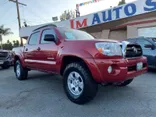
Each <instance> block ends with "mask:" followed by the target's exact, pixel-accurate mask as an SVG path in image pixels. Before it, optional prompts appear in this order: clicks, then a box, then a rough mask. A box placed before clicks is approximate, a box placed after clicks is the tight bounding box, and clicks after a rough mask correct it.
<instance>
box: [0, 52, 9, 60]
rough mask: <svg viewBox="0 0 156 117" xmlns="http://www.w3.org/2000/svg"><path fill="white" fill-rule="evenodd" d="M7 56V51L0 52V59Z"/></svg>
mask: <svg viewBox="0 0 156 117" xmlns="http://www.w3.org/2000/svg"><path fill="white" fill-rule="evenodd" d="M7 56H8V52H0V60H3V59H5V58H6V57H7Z"/></svg>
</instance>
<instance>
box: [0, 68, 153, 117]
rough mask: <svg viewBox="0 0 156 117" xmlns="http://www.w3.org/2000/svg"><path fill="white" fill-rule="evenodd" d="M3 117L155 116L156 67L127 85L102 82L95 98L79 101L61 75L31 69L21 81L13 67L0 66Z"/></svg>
mask: <svg viewBox="0 0 156 117" xmlns="http://www.w3.org/2000/svg"><path fill="white" fill-rule="evenodd" d="M0 117H156V71H150V72H148V73H146V74H143V75H141V76H139V77H137V78H136V79H135V80H134V81H133V82H132V83H131V84H130V85H129V86H127V87H113V86H99V92H98V94H97V96H96V97H95V99H94V100H93V101H91V102H90V103H87V104H85V105H76V104H74V103H72V102H71V101H69V100H68V98H67V97H66V95H65V93H64V90H63V85H62V78H61V77H60V76H58V75H53V74H46V73H42V72H37V71H31V72H29V78H28V80H25V81H18V80H17V79H16V78H15V75H14V72H13V68H10V69H8V70H2V69H0Z"/></svg>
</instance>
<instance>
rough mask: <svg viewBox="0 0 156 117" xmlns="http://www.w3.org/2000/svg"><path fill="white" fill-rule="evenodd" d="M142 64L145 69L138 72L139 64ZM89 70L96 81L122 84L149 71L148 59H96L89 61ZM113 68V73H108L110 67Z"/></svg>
mask: <svg viewBox="0 0 156 117" xmlns="http://www.w3.org/2000/svg"><path fill="white" fill-rule="evenodd" d="M139 62H142V63H143V68H142V69H141V70H136V65H137V63H139ZM88 66H89V69H90V71H91V73H92V76H93V78H94V79H95V81H97V82H99V83H104V82H120V81H124V80H128V79H132V78H134V77H136V76H138V75H141V74H143V73H145V72H146V71H147V68H148V65H147V59H146V57H139V58H133V59H95V60H91V59H90V60H89V61H88ZM109 66H112V68H113V72H111V73H108V67H109Z"/></svg>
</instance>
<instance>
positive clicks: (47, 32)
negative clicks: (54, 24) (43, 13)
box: [41, 29, 55, 44]
mask: <svg viewBox="0 0 156 117" xmlns="http://www.w3.org/2000/svg"><path fill="white" fill-rule="evenodd" d="M46 34H52V35H54V36H55V32H54V30H53V29H46V30H44V31H43V32H42V38H41V44H49V43H53V42H49V41H45V40H44V38H45V35H46Z"/></svg>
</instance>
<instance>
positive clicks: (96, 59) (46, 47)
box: [14, 28, 147, 83]
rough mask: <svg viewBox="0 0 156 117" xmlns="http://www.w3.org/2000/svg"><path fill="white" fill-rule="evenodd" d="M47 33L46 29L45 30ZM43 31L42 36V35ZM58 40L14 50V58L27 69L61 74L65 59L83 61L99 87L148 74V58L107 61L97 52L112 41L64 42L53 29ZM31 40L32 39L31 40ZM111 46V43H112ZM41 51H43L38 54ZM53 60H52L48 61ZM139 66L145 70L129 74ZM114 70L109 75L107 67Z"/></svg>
mask: <svg viewBox="0 0 156 117" xmlns="http://www.w3.org/2000/svg"><path fill="white" fill-rule="evenodd" d="M42 30H44V29H42ZM42 30H41V31H40V32H41V35H42ZM54 30H55V33H56V35H57V37H58V42H57V43H54V42H52V43H50V44H40V41H39V40H40V38H39V39H38V44H37V45H28V44H26V45H25V47H24V48H17V49H14V51H15V55H16V56H18V57H19V58H20V60H21V62H22V65H23V66H24V67H27V68H30V69H35V70H40V71H45V72H52V73H57V74H60V71H61V68H62V67H61V66H63V65H64V62H63V61H62V60H63V58H64V57H66V56H74V57H78V58H80V59H82V60H83V61H84V62H85V63H86V65H87V66H88V68H89V70H90V72H91V74H92V76H93V79H94V80H95V81H96V82H98V83H103V82H115V81H123V80H126V79H129V78H134V77H135V76H138V75H140V74H142V73H144V72H146V71H147V60H146V58H145V57H139V58H134V59H124V58H123V57H121V56H116V57H108V56H105V55H103V54H101V53H99V52H98V50H97V49H96V48H95V43H97V42H105V41H110V40H97V39H96V40H73V41H69V40H65V39H64V38H63V37H62V36H61V35H60V33H59V30H58V29H57V28H54ZM28 40H29V39H28ZM111 42H112V41H111ZM113 42H115V41H113ZM26 48H27V49H28V51H26ZM37 48H40V50H37ZM48 58H51V59H48ZM25 59H31V60H35V61H46V62H47V61H49V62H50V63H52V62H56V64H53V65H51V64H47V63H38V62H32V63H27V62H25ZM138 62H143V63H144V64H145V65H146V67H144V69H143V70H140V71H132V72H128V71H127V67H129V66H132V65H136V64H137V63H138ZM110 65H111V66H112V67H113V73H111V74H109V73H108V72H107V69H108V66H110Z"/></svg>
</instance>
